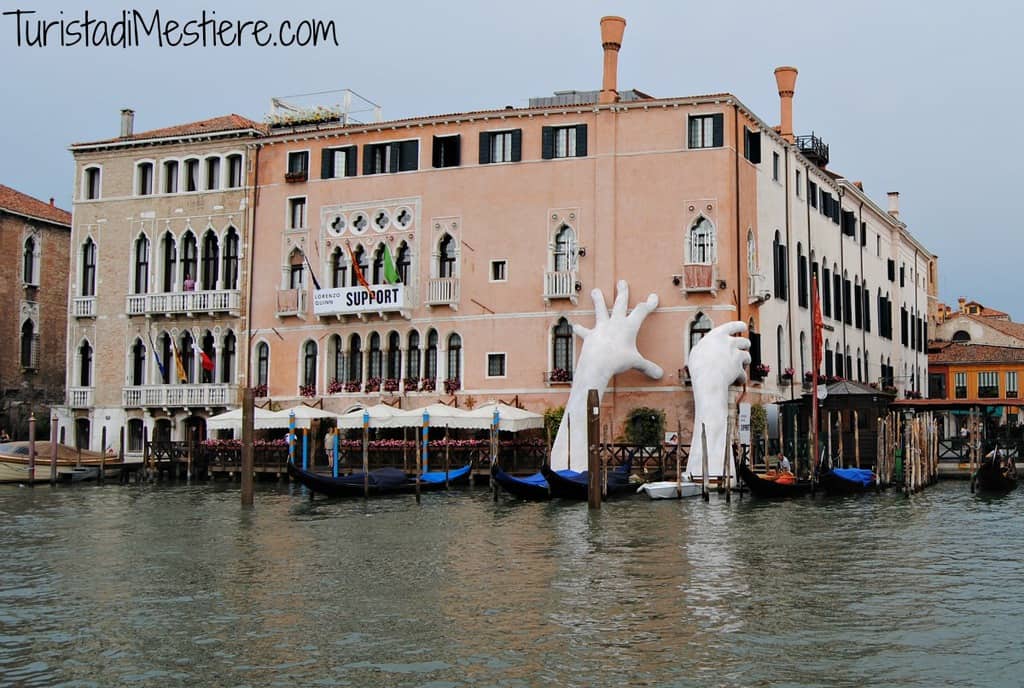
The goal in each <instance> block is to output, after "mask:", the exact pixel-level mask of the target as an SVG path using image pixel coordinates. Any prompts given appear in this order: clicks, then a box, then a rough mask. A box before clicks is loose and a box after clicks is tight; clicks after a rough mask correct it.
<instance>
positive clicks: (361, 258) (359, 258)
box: [349, 246, 367, 287]
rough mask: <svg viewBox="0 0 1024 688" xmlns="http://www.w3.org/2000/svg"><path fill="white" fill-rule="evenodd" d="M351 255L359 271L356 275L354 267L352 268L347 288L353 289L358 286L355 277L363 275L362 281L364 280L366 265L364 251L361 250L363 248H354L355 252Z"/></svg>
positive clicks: (357, 279)
mask: <svg viewBox="0 0 1024 688" xmlns="http://www.w3.org/2000/svg"><path fill="white" fill-rule="evenodd" d="M353 254H354V255H355V259H356V266H358V268H359V270H358V273H357V271H356V268H355V267H353V268H352V278H351V280H350V281H349V286H350V287H355V286H358V285H359V278H358V277H357V274H359V275H363V276H364V279H365V275H366V268H367V265H366V251H364V250H363V247H362V246H356V250H355V251H354V252H353Z"/></svg>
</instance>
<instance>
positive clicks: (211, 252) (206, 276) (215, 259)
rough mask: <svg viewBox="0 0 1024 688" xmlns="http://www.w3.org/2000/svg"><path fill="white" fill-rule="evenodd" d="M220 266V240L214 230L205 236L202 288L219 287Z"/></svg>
mask: <svg viewBox="0 0 1024 688" xmlns="http://www.w3.org/2000/svg"><path fill="white" fill-rule="evenodd" d="M219 266H220V242H219V241H217V235H216V234H214V233H213V231H212V230H211V231H208V232H207V233H206V234H205V235H204V236H203V279H202V286H201V288H202V289H216V288H217V269H218V267H219Z"/></svg>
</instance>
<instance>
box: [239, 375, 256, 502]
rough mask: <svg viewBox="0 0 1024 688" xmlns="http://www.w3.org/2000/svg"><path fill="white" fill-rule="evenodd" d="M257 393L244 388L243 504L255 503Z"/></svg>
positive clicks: (250, 388)
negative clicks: (253, 437) (254, 451)
mask: <svg viewBox="0 0 1024 688" xmlns="http://www.w3.org/2000/svg"><path fill="white" fill-rule="evenodd" d="M254 397H255V394H254V392H253V389H252V387H246V388H245V389H243V390H242V468H241V470H242V506H252V505H253V493H254V485H253V483H254V480H253V471H254V466H253V453H252V436H253V423H254V414H255V409H254V404H255V398H254Z"/></svg>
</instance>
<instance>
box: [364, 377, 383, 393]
mask: <svg viewBox="0 0 1024 688" xmlns="http://www.w3.org/2000/svg"><path fill="white" fill-rule="evenodd" d="M379 391H380V378H379V377H371V378H368V379H367V380H366V393H367V394H370V393H372V392H379Z"/></svg>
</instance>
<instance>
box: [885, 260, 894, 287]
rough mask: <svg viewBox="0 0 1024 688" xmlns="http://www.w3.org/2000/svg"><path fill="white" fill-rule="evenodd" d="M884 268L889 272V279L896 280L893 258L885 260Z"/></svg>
mask: <svg viewBox="0 0 1024 688" xmlns="http://www.w3.org/2000/svg"><path fill="white" fill-rule="evenodd" d="M886 268H887V271H888V273H889V281H890V282H895V281H896V261H895V260H893V259H892V258H890V259H889V260H888V261H886Z"/></svg>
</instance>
